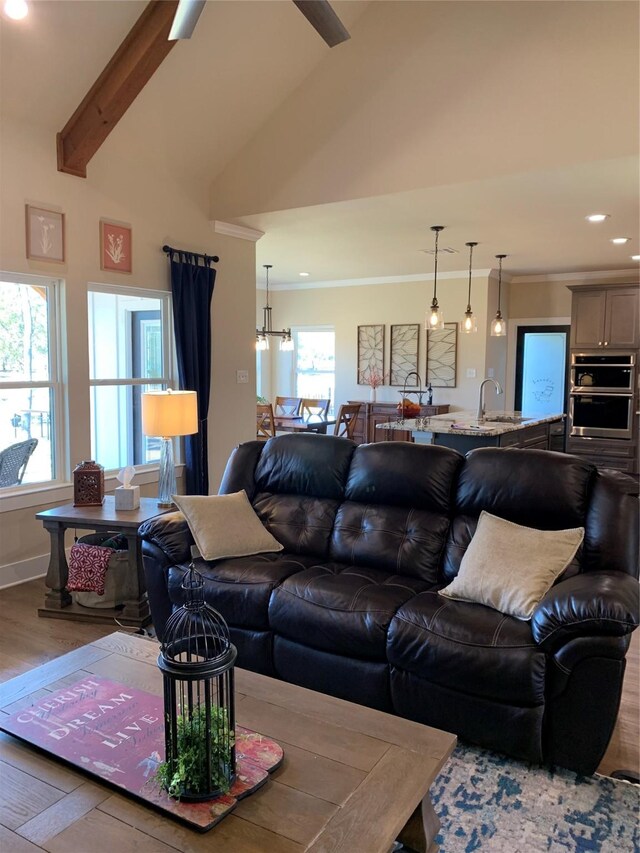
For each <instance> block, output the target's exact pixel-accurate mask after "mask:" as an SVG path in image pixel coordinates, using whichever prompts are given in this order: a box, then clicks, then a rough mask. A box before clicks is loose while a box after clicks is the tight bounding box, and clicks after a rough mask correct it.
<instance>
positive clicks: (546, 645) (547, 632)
mask: <svg viewBox="0 0 640 853" xmlns="http://www.w3.org/2000/svg"><path fill="white" fill-rule="evenodd" d="M639 620H640V613H639V602H638V581H637V580H636V579H635V578H634V577H631V575H628V574H626V573H625V572H616V571H610V572H586V573H584V574H580V575H576V576H575V577H572V578H569V579H568V580H566V581H562V582H561V583H558V584H556V585H555V586H553V587H551V589H550V590H549V592H548V593H547V594H546V595H545V597H544V598H543V599H542V601H540V603H539V604H538V606H537V607H536V609H535V610H534V611H533V616H532V617H531V630H532V633H533V638H534V640H535V641H536V643H538V644H539V645H540V646H541V647H542V648H543V649H544V650H545V651H546V652H553V651H555V650H556V649H558V648H559V647H560V646H562V645H564V644H565V643H567V642H568V641H569V640H572V639H574V638H576V637H593V636H605V637H622V636H624V635H625V634H630V633H631V632H632V631H633V630H635V629H636V628H637V627H638V621H639Z"/></svg>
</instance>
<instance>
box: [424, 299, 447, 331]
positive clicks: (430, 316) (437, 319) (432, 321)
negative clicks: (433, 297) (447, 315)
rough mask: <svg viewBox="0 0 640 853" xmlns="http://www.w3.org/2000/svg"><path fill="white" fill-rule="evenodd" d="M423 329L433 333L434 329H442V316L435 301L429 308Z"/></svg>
mask: <svg viewBox="0 0 640 853" xmlns="http://www.w3.org/2000/svg"><path fill="white" fill-rule="evenodd" d="M424 327H425V329H426V331H427V332H433V331H434V330H435V329H444V314H443V313H442V311H441V310H440V306H439V305H438V303H437V301H434V302H432V303H431V308H430V309H429V310H428V311H427V319H426V321H425V324H424Z"/></svg>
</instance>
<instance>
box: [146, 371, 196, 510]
mask: <svg viewBox="0 0 640 853" xmlns="http://www.w3.org/2000/svg"><path fill="white" fill-rule="evenodd" d="M142 432H143V433H144V435H156V436H159V437H160V438H161V439H162V447H161V450H160V480H159V482H158V506H159V507H162V508H163V509H169V508H170V507H172V506H173V500H172V497H171V496H172V495H174V494H175V493H176V491H177V487H176V472H175V469H174V467H173V438H174V437H175V436H178V435H193V433H195V432H198V395H197V394H196V392H195V391H172V390H171V389H170V388H169V389H167V390H166V391H146V392H145V393H143V395H142Z"/></svg>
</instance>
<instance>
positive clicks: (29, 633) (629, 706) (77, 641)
mask: <svg viewBox="0 0 640 853" xmlns="http://www.w3.org/2000/svg"><path fill="white" fill-rule="evenodd" d="M44 590H45V587H44V581H42V580H37V581H30V582H29V583H26V584H21V585H20V586H14V587H10V588H9V589H4V590H0V682H2V681H6V680H7V679H9V678H13V677H14V676H16V675H20V673H22V672H26V671H27V670H29V669H33V667H36V666H38V665H39V664H41V663H45V661H48V660H52V659H53V658H56V657H58V656H59V655H62V654H64V653H65V652H69V651H71V650H72V649H75V648H78V646H82V645H84V644H85V643H90V642H92V641H93V640H97V639H98V638H99V637H104V636H105V635H106V634H111V633H112V632H113V631H116V630H127V629H126V628H124V629H123V628H119V626H118V625H115V624H114V625H113V626H110V625H94V624H87V623H81V622H67V621H65V620H64V619H41V618H39V617H38V616H37V614H36V608H37V607H38V605H39V604H40V601H41V599H42V596H43V595H44ZM598 770H599V772H601V773H605V774H609V773H611V772H613V771H614V770H630V771H632V772H634V773H635V774H639V773H640V630H638V631H635V632H634V634H633V636H632V640H631V647H630V649H629V652H628V653H627V670H626V675H625V681H624V688H623V691H622V702H621V704H620V713H619V715H618V722H617V723H616V727H615V729H614V732H613V737H612V738H611V743H610V744H609V748H608V750H607V752H606V754H605V756H604V758H603V759H602V763H601V764H600V767H599V768H598Z"/></svg>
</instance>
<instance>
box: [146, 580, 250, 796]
mask: <svg viewBox="0 0 640 853" xmlns="http://www.w3.org/2000/svg"><path fill="white" fill-rule="evenodd" d="M182 588H183V589H184V590H185V598H186V603H185V604H184V605H183V606H182V607H180V608H179V609H178V610H176V611H175V613H173V614H172V615H171V616H170V617H169V619H168V621H167V624H166V627H165V632H164V640H163V642H162V645H161V647H160V654H159V656H158V666H159V667H160V670H161V671H162V676H163V682H164V684H163V687H164V716H165V748H166V753H165V762H164V764H162V765H160V768H159V770H158V775H159V780H160V783H161V784H162V785H163V786H164V787H165V788H166V789H167V791H168V793H169V794H170V795H171V796H173V797H177V798H179V799H181V800H191V801H201V800H210V799H213V798H214V797H218V796H220V795H221V794H224V793H227V792H228V791H229V789H230V787H231V786H232V784H233V782H234V780H235V775H236V751H235V707H234V693H233V665H234V663H235V659H236V656H237V652H236V648H235V646H234V645H233V644H232V643H231V640H230V639H229V629H228V627H227V624H226V622H225V621H224V619H223V618H222V616H221V615H220V614H219V613H218V612H217V611H216V610H214V609H213V607H210V606H209V605H208V604H206V603H205V600H204V584H203V581H202V575H201V574H200V573H199V572H197V571H196V570H195V569H194V567H193V564H192V565H191V566H190V568H189V571H188V573H187V574H186V576H185V579H184V581H183V583H182Z"/></svg>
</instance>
